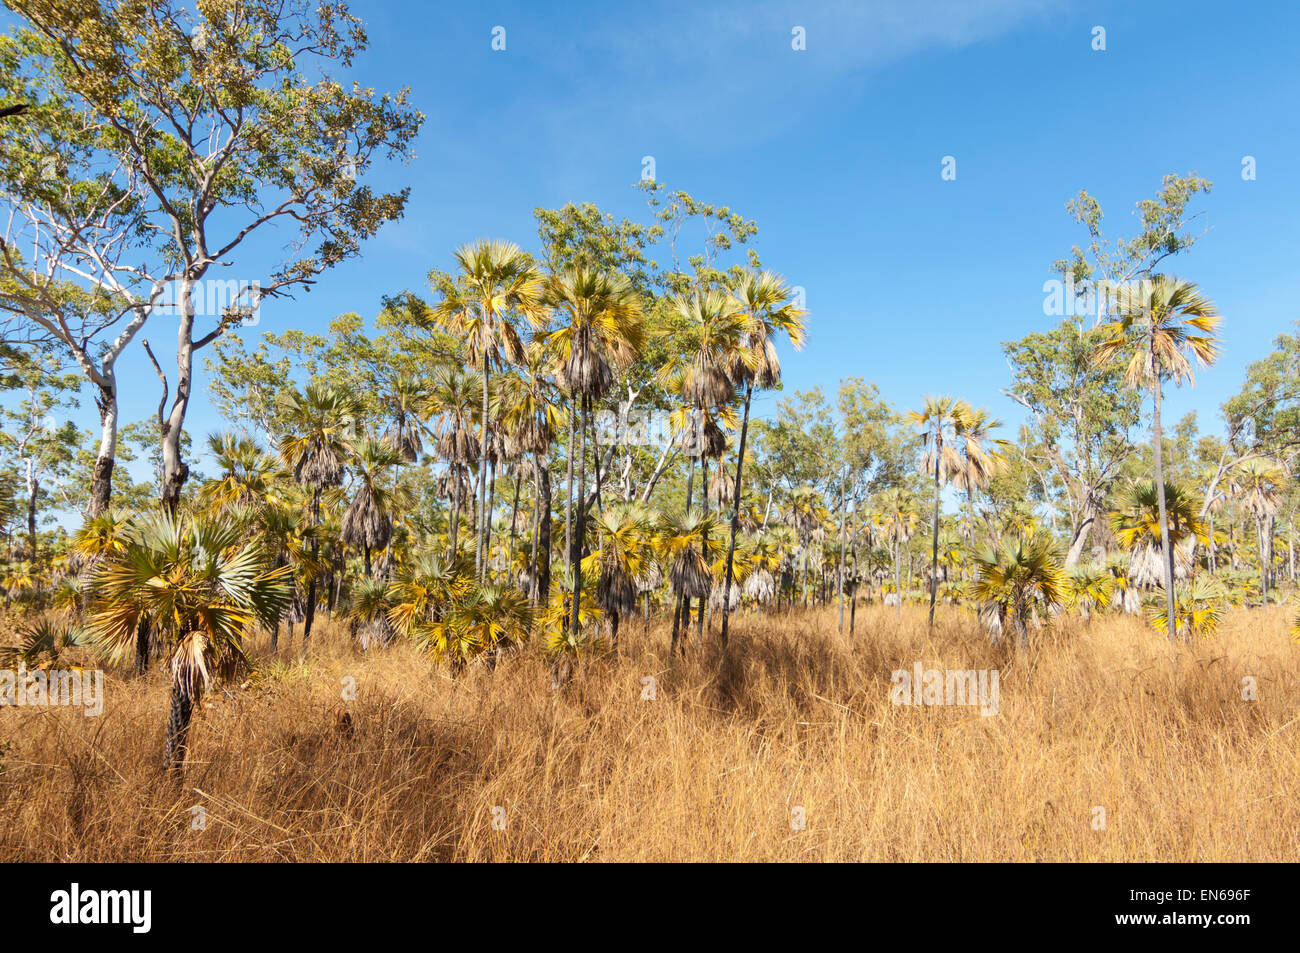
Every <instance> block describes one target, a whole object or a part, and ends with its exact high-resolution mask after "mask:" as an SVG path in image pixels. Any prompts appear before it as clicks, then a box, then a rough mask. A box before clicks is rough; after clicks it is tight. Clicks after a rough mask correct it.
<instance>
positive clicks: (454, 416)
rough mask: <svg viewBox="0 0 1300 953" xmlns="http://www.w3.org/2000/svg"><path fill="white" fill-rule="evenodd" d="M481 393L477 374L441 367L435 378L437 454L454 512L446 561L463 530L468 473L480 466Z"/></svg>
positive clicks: (452, 555) (433, 406)
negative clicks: (477, 417) (476, 430)
mask: <svg viewBox="0 0 1300 953" xmlns="http://www.w3.org/2000/svg"><path fill="white" fill-rule="evenodd" d="M478 390H479V381H478V375H477V374H467V373H464V372H462V371H460V370H458V369H456V368H451V367H447V368H441V369H439V370H438V371H437V372H436V373H435V374H434V378H433V390H432V392H431V393H430V397H429V402H430V409H431V410H432V412H433V413H434V415H435V416H436V418H437V422H436V424H435V425H434V452H435V453H436V454H437V455H438V457H439V458H441V459H442V460H443V461H444V462H445V463H446V464H447V468H448V474H447V475H448V480H447V483H448V486H449V489H450V491H451V492H450V493H448V494H447V495H448V496H450V497H451V513H450V515H449V517H448V521H447V536H448V550H447V558H448V559H449V560H450V559H454V558H455V557H456V550H457V545H458V535H459V530H460V507H461V500H462V499H463V495H464V490H465V489H467V487H466V485H465V484H466V483H467V480H466V478H465V476H464V475H465V474H466V473H467V472H468V471H469V469H470V468H471V467H474V466H476V465H477V464H478V460H479V445H478V442H477V441H476V440H474V435H473V417H474V409H475V408H474V398H475V394H476V393H477V392H478Z"/></svg>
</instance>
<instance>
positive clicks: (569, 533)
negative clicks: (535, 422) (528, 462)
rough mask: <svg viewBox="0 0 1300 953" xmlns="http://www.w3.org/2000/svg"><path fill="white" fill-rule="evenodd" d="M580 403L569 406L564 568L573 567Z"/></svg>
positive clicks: (575, 401) (565, 473) (575, 402)
mask: <svg viewBox="0 0 1300 953" xmlns="http://www.w3.org/2000/svg"><path fill="white" fill-rule="evenodd" d="M577 429H578V405H577V399H576V398H575V399H574V402H573V403H572V404H571V405H570V406H569V446H568V451H569V459H568V462H567V463H566V464H565V472H564V569H565V571H566V572H567V571H569V570H570V569H571V568H572V565H571V563H572V559H573V528H572V527H573V448H574V442H575V440H576V439H577V432H576V431H577Z"/></svg>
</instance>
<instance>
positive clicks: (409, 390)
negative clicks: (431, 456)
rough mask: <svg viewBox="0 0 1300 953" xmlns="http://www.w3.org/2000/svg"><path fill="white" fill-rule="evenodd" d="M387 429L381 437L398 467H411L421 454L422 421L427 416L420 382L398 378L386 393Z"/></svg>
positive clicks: (425, 390)
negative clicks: (397, 460) (399, 463)
mask: <svg viewBox="0 0 1300 953" xmlns="http://www.w3.org/2000/svg"><path fill="white" fill-rule="evenodd" d="M385 399H386V401H387V403H388V408H387V409H388V414H389V421H390V423H389V427H388V431H387V432H386V433H385V435H384V437H385V439H387V440H388V442H389V443H390V444H391V446H392V448H393V451H394V452H395V453H396V454H397V455H398V459H399V461H400V462H402V463H414V462H415V461H417V460H419V459H420V454H421V453H422V452H423V451H424V441H423V440H422V439H421V435H422V433H423V432H424V421H425V419H426V417H427V416H428V413H429V392H428V387H427V386H426V385H425V383H424V382H423V381H421V380H420V379H419V378H417V377H415V376H414V375H412V374H405V373H403V374H398V375H397V376H396V377H395V378H393V381H392V384H391V386H390V387H389V388H388V393H387V394H386V395H385Z"/></svg>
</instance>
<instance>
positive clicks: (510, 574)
mask: <svg viewBox="0 0 1300 953" xmlns="http://www.w3.org/2000/svg"><path fill="white" fill-rule="evenodd" d="M522 475H523V474H522V473H521V472H520V466H519V464H518V463H516V464H515V500H514V503H512V504H511V506H510V554H509V555H508V556H507V557H506V581H507V582H508V583H509V584H510V585H512V586H513V585H516V584H517V583H518V582H519V580H518V578H516V577H515V536H516V534H517V529H516V526H517V523H516V520H517V519H518V517H519V480H520V477H521V476H522Z"/></svg>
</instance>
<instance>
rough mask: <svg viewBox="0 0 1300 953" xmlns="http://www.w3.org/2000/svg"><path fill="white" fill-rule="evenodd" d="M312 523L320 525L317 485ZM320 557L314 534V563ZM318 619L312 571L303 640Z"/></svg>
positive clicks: (313, 492) (318, 544)
mask: <svg viewBox="0 0 1300 953" xmlns="http://www.w3.org/2000/svg"><path fill="white" fill-rule="evenodd" d="M311 525H312V527H313V528H314V527H316V526H319V525H320V487H315V488H314V489H313V491H312V497H311ZM319 558H320V540H319V539H318V538H317V537H316V536H315V534H313V535H312V538H311V561H312V563H313V565H314V564H315V563H316V562H317V560H319ZM315 619H316V573H315V572H313V573H312V577H311V580H310V581H309V582H308V583H307V606H306V608H305V609H304V610H303V618H302V641H303V643H304V644H306V642H307V639H308V637H309V636H310V635H311V624H312V622H313V621H315Z"/></svg>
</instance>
